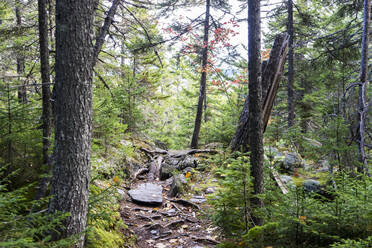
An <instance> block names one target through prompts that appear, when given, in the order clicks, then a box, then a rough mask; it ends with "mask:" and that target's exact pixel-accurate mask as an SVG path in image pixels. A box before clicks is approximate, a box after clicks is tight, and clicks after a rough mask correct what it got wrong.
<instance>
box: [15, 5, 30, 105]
mask: <svg viewBox="0 0 372 248" xmlns="http://www.w3.org/2000/svg"><path fill="white" fill-rule="evenodd" d="M20 4H21V2H20V1H19V0H17V1H16V8H15V13H16V20H17V27H18V28H19V29H21V27H22V16H21V9H20ZM17 49H18V51H17V74H18V76H19V78H21V76H23V74H24V73H25V57H24V56H23V54H22V51H21V50H22V49H21V48H17ZM20 81H21V80H20ZM18 101H19V102H20V103H26V102H27V94H26V86H25V85H24V82H21V85H20V86H19V87H18Z"/></svg>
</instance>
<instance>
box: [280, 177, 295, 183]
mask: <svg viewBox="0 0 372 248" xmlns="http://www.w3.org/2000/svg"><path fill="white" fill-rule="evenodd" d="M280 179H281V180H282V182H283V183H284V184H293V180H292V177H290V176H287V175H281V176H280Z"/></svg>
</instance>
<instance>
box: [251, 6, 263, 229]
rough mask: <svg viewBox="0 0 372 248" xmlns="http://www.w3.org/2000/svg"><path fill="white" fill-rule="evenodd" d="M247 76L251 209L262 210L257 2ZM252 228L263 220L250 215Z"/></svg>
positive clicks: (259, 52) (260, 94) (260, 86)
mask: <svg viewBox="0 0 372 248" xmlns="http://www.w3.org/2000/svg"><path fill="white" fill-rule="evenodd" d="M248 72H249V95H248V97H249V146H250V151H251V154H250V163H251V177H252V179H253V197H252V199H251V204H252V207H253V208H263V206H264V202H263V199H260V198H259V197H257V195H259V194H263V193H264V164H263V159H264V158H263V154H264V151H263V127H262V81H261V14H260V0H248ZM252 217H253V222H254V224H255V225H263V218H262V217H260V216H257V215H256V214H253V216H252Z"/></svg>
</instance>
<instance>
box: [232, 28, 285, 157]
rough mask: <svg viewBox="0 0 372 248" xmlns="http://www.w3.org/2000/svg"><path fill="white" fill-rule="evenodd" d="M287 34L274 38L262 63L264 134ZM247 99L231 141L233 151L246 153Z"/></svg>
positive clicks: (282, 64) (279, 72) (272, 102)
mask: <svg viewBox="0 0 372 248" xmlns="http://www.w3.org/2000/svg"><path fill="white" fill-rule="evenodd" d="M288 39H289V36H288V34H286V33H284V34H281V35H278V36H277V37H276V38H275V41H274V45H273V48H272V49H271V52H270V59H269V61H264V62H263V63H262V99H264V101H263V103H262V111H263V113H262V118H263V128H264V130H263V131H264V132H265V129H266V126H267V123H268V121H269V117H270V113H271V110H272V107H273V104H274V100H275V96H276V93H277V91H278V88H279V81H280V78H281V75H282V72H283V68H284V64H285V60H286V56H287V48H288ZM248 109H249V97H247V98H246V100H245V102H244V107H243V111H242V113H241V115H240V119H239V124H238V126H237V128H236V132H235V135H234V138H233V139H232V141H231V149H232V150H233V151H236V150H241V151H242V152H247V151H248V150H249V147H248V134H249V114H248Z"/></svg>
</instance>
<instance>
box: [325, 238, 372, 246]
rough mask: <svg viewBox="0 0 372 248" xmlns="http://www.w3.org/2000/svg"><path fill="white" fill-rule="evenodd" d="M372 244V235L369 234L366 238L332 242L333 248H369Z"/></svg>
mask: <svg viewBox="0 0 372 248" xmlns="http://www.w3.org/2000/svg"><path fill="white" fill-rule="evenodd" d="M371 245H372V236H369V237H368V238H366V239H360V240H352V239H346V240H342V241H341V242H337V243H334V244H332V245H331V246H330V247H332V248H369V247H371Z"/></svg>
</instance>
